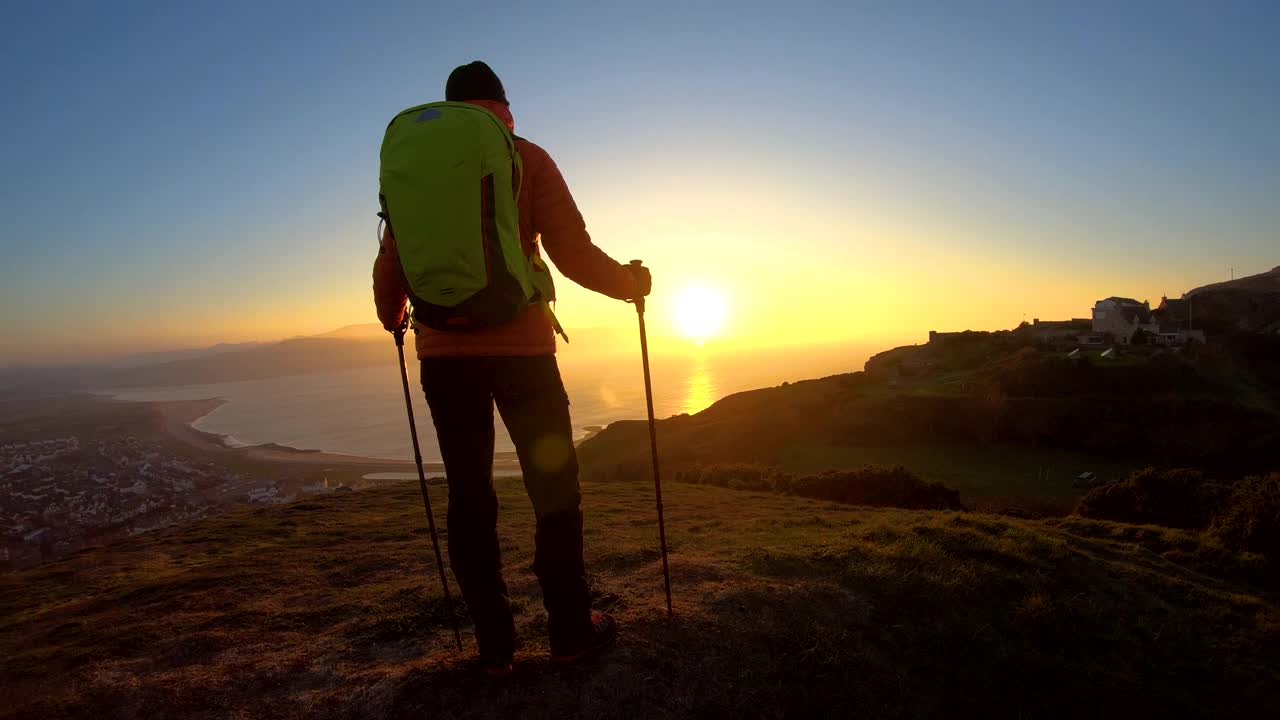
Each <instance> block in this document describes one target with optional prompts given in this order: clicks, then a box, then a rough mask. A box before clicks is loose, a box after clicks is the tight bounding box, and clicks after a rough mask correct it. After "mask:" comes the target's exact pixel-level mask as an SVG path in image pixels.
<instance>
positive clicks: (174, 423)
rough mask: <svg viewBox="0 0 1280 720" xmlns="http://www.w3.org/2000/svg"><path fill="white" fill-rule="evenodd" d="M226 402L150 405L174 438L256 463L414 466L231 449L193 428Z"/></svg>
mask: <svg viewBox="0 0 1280 720" xmlns="http://www.w3.org/2000/svg"><path fill="white" fill-rule="evenodd" d="M226 402H227V401H226V400H223V399H221V398H209V399H206V400H169V401H156V402H149V403H147V404H148V405H150V406H151V407H152V408H153V409H154V410H155V411H156V413H157V415H158V417H159V419H160V426H161V429H162V430H163V431H164V432H165V433H167V434H168V435H170V436H171V437H173V438H175V439H177V440H180V441H182V442H184V443H186V444H188V445H190V446H192V447H195V448H198V449H200V450H202V451H205V452H208V453H211V454H215V455H227V456H232V457H239V458H242V459H246V460H257V461H262V462H271V463H285V464H293V465H298V464H302V465H323V466H326V467H343V468H367V469H369V471H370V472H378V471H383V472H388V471H389V472H396V471H410V470H413V469H414V464H413V463H412V462H409V461H405V460H388V459H385V458H368V457H360V456H358V455H339V454H336V453H326V452H320V451H318V450H299V449H297V448H291V447H285V446H283V445H275V444H266V445H254V446H250V447H228V446H227V445H226V443H225V442H224V437H223V436H222V435H216V434H214V433H207V432H204V431H202V430H197V429H195V428H194V427H192V425H191V424H192V423H194V422H195V421H196V420H199V419H200V418H202V417H204V416H205V415H208V414H209V413H211V412H213V411H214V410H216V409H217V408H218V407H220V406H222V405H224V404H225V403H226ZM423 468H424V469H425V470H426V471H427V472H437V473H438V472H443V471H444V466H443V465H442V464H440V463H424V464H423Z"/></svg>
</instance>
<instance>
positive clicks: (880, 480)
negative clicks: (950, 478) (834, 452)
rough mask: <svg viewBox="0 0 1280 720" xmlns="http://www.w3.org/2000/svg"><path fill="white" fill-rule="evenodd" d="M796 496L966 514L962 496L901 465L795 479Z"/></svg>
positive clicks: (839, 471)
mask: <svg viewBox="0 0 1280 720" xmlns="http://www.w3.org/2000/svg"><path fill="white" fill-rule="evenodd" d="M790 491H791V493H792V494H793V495H799V496H800V497H807V498H814V499H817V500H833V501H835V502H842V503H849V504H851V505H871V506H873V507H896V508H905V509H907V510H963V509H964V505H962V504H961V503H960V492H959V491H957V490H952V489H951V488H949V487H947V486H945V485H943V484H942V483H937V482H925V481H924V480H921V479H920V478H919V477H917V476H916V475H915V474H914V473H912V472H911V471H910V470H907V469H906V468H904V467H902V466H901V465H897V466H894V467H888V466H883V465H868V466H866V467H864V468H859V469H857V470H827V471H825V472H822V473H818V474H817V475H804V476H801V477H797V478H792V480H791V487H790Z"/></svg>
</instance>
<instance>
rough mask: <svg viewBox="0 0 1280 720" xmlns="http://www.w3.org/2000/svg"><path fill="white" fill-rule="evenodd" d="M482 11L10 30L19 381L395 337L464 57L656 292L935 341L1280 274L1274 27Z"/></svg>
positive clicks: (1230, 21)
mask: <svg viewBox="0 0 1280 720" xmlns="http://www.w3.org/2000/svg"><path fill="white" fill-rule="evenodd" d="M467 5H469V6H471V7H464V4H462V3H451V4H448V5H437V4H431V3H422V2H405V3H379V2H368V3H334V4H332V5H330V4H328V3H317V2H308V3H279V2H252V3H250V2H201V3H194V2H173V3H161V2H157V3H132V2H83V3H82V2H75V3H64V2H47V3H23V4H20V5H15V6H13V7H10V8H8V9H7V10H6V13H5V23H4V24H3V26H2V27H0V40H2V42H0V47H2V48H3V49H2V52H3V63H2V64H0V93H2V96H3V98H4V111H3V113H0V238H2V242H3V246H2V248H0V253H2V254H0V260H2V262H0V307H3V316H2V317H0V337H3V338H4V343H3V349H2V350H0V365H3V364H7V363H14V362H34V361H46V360H49V361H60V362H65V361H72V360H76V359H88V358H93V357H98V356H101V355H104V354H110V353H116V352H125V351H129V350H150V349H158V348H164V347H176V346H190V345H199V344H209V343H212V342H216V341H219V340H227V341H235V340H247V339H268V338H271V337H280V336H285V335H291V334H301V333H311V332H320V331H323V330H325V329H328V328H331V327H337V326H339V325H343V324H346V323H350V322H368V321H371V320H372V314H371V309H370V306H369V293H368V283H369V276H368V269H369V264H370V262H371V260H372V257H373V252H374V248H375V245H374V230H373V221H374V217H373V212H374V211H375V210H376V176H377V149H378V144H379V143H380V141H381V135H382V131H383V129H384V128H385V125H386V122H387V120H388V118H389V117H390V116H391V115H392V114H394V113H395V112H396V111H397V110H399V109H401V108H403V107H406V106H409V105H413V104H417V103H420V102H427V101H431V100H435V99H440V98H441V97H442V95H443V84H444V79H445V77H446V76H447V74H448V72H449V70H450V69H451V68H452V67H453V66H455V65H457V64H460V63H462V62H466V61H469V60H472V59H476V58H480V59H484V60H486V61H488V62H489V63H490V64H491V65H492V66H493V67H494V68H495V69H496V70H497V71H498V73H499V74H500V75H501V76H502V78H503V80H504V82H505V84H506V86H507V90H508V95H509V97H510V99H511V101H512V109H513V111H514V112H515V114H516V120H517V131H518V132H520V133H521V134H523V135H526V136H527V137H529V138H531V139H533V140H534V141H536V142H538V143H539V144H541V145H543V146H544V147H546V148H547V149H548V150H549V151H550V152H551V153H552V155H553V156H554V157H555V158H556V159H557V161H558V162H559V164H560V166H561V169H562V170H563V171H564V173H565V175H566V177H567V179H568V180H569V182H570V186H571V187H572V188H573V190H574V193H575V195H576V196H577V198H578V201H579V204H580V206H581V207H582V209H583V211H584V214H585V215H586V217H587V221H588V227H589V228H590V229H592V231H593V234H594V235H595V236H596V238H597V240H598V242H600V244H601V245H602V246H604V247H605V248H606V249H607V250H609V251H610V252H612V253H614V254H615V256H617V257H619V258H620V259H624V260H625V259H627V258H629V257H632V256H644V257H646V258H647V259H649V258H653V259H654V260H651V261H650V264H651V265H655V267H659V268H663V269H665V271H666V274H665V275H664V276H663V277H666V278H677V277H678V278H680V279H681V281H684V280H685V279H690V280H691V281H693V280H697V279H698V276H697V273H696V272H694V271H691V270H690V268H689V267H687V266H686V265H691V264H694V263H696V264H697V265H698V267H700V268H712V269H714V268H717V267H718V268H720V270H721V271H722V275H727V276H728V277H716V278H714V281H715V282H723V283H724V284H727V285H729V286H732V288H733V289H732V290H731V291H730V294H733V295H743V294H750V295H754V294H756V293H754V291H753V290H752V288H753V287H757V286H761V285H768V282H767V281H766V280H765V279H763V278H760V277H755V276H753V275H751V273H753V272H756V271H757V270H759V271H761V272H763V271H765V270H767V269H768V267H770V266H772V267H774V268H776V267H778V266H779V265H780V264H785V262H784V260H780V259H779V258H796V261H795V263H793V264H792V265H788V267H793V269H794V272H795V273H797V274H798V273H802V272H807V271H806V270H804V268H807V267H810V266H813V267H818V268H820V269H819V270H816V271H815V272H823V271H826V270H830V267H831V266H837V267H841V268H847V269H848V272H849V275H848V278H849V284H851V285H856V284H859V282H860V281H859V279H860V278H865V279H866V283H863V284H867V283H870V281H871V278H875V279H876V281H877V282H880V283H882V284H881V285H877V287H880V288H883V287H884V285H883V283H885V282H892V283H893V286H894V287H897V288H899V289H900V290H901V291H902V293H903V294H904V295H909V296H911V297H913V298H915V299H914V300H912V301H911V302H909V303H906V305H909V306H910V307H911V308H914V309H913V310H912V312H914V313H915V314H914V315H910V317H911V318H913V320H911V321H910V322H907V321H906V320H903V321H902V322H904V323H906V324H908V325H910V327H909V328H905V329H908V330H910V331H912V332H915V331H916V330H919V329H922V328H923V327H925V325H924V323H926V322H928V323H932V322H934V321H937V322H938V323H940V324H948V323H949V324H950V325H951V326H956V325H961V324H963V325H967V326H972V327H980V326H983V325H991V324H999V323H1001V322H1004V321H1005V320H1006V319H1007V320H1010V321H1012V322H1016V321H1017V320H1018V319H1019V317H1020V315H1021V314H1022V313H1023V312H1028V311H1029V312H1034V313H1036V314H1039V315H1042V316H1050V315H1055V314H1076V315H1080V314H1083V313H1084V312H1086V311H1087V307H1088V304H1090V303H1091V302H1092V300H1093V299H1095V298H1094V295H1098V296H1099V297H1100V296H1103V295H1105V294H1132V295H1136V296H1143V295H1144V294H1147V295H1154V296H1155V297H1154V298H1153V299H1155V300H1158V296H1159V294H1160V293H1161V292H1167V293H1169V294H1175V293H1180V292H1182V291H1184V290H1186V289H1189V287H1190V286H1192V285H1195V284H1200V283H1203V282H1209V281H1213V280H1219V279H1223V278H1224V277H1225V275H1226V274H1227V272H1228V267H1232V266H1234V267H1235V268H1236V270H1237V274H1240V273H1245V272H1248V273H1252V272H1260V271H1263V270H1266V269H1269V268H1270V267H1272V266H1274V265H1276V264H1280V130H1278V128H1280V42H1277V37H1280V4H1277V3H1267V2H1260V3H1232V2H1222V3H1209V2H1203V3H1190V4H1184V3H1175V2H1155V3H1110V2H1099V3H1088V2H1071V3H1066V2H1064V3H1047V2H1030V3H1028V2H1000V3H986V2H983V3H975V2H932V3H916V2H882V3H881V2H876V3H848V5H851V6H853V7H845V5H846V4H845V3H831V4H821V5H806V4H796V3H768V4H751V3H742V2H735V3H726V4H723V5H721V6H719V7H715V6H713V5H712V4H710V3H691V4H690V5H695V6H696V7H688V8H685V7H681V6H680V5H671V6H665V7H664V6H660V5H655V4H647V3H634V4H628V5H630V7H627V8H621V9H608V8H601V7H594V6H575V5H569V4H559V3H520V4H518V5H514V6H512V7H508V8H499V7H498V5H497V4H496V3H478V4H467ZM1118 5H1123V7H1117V6H1118ZM673 228H679V229H681V230H682V231H683V233H684V234H683V235H682V234H681V233H679V232H674V231H673ZM783 252H785V253H787V255H785V256H784V255H781V254H780V253H783ZM755 253H759V257H761V258H764V259H766V260H767V262H766V261H765V260H762V261H761V262H762V263H763V265H762V266H761V267H756V266H752V265H750V264H749V263H748V264H736V265H735V264H734V262H738V261H725V262H724V263H723V264H721V263H720V261H719V258H725V257H728V256H734V255H743V254H755ZM682 260H687V263H686V265H681V264H680V262H681V261H682ZM657 261H665V265H663V264H661V263H659V262H657ZM741 262H744V263H745V262H747V261H741ZM941 265H946V266H948V267H950V268H954V269H956V273H957V274H958V275H960V276H961V277H959V278H950V279H948V280H946V282H945V283H944V284H945V287H943V288H942V289H939V288H938V285H937V282H935V281H933V280H930V278H932V277H933V276H932V275H930V273H937V272H940V271H939V270H937V268H938V267H939V266H941ZM820 266H821V267H820ZM707 272H712V270H707ZM712 274H714V272H712ZM799 279H800V280H803V278H799ZM886 279H887V280H886ZM793 280H794V278H793ZM926 281H927V284H928V286H929V287H931V288H933V289H934V290H935V292H936V293H937V294H938V296H937V297H936V298H935V299H933V300H930V299H929V294H928V293H927V292H923V291H924V290H927V289H928V288H926V287H918V286H917V285H916V284H917V283H924V282H926ZM788 282H791V280H789V281H788ZM1001 283H1012V284H1009V285H1007V287H1004V289H1003V290H1002V292H1007V293H1009V294H1014V295H1017V296H1018V300H1017V301H1016V302H1012V303H1011V302H1010V301H1009V300H1007V299H1006V300H1005V301H1004V302H1003V307H1004V311H1005V312H1006V313H1007V315H1008V317H1007V318H1006V317H1005V316H1002V315H1000V312H1001V310H1000V308H1001V307H1002V303H1001V301H1000V299H999V297H998V294H993V291H992V288H993V286H994V287H1000V286H1001ZM1108 290H1110V292H1108ZM944 291H945V292H944ZM788 294H789V295H792V296H793V295H794V293H788ZM968 296H973V297H974V298H978V299H975V300H974V301H973V303H974V304H971V305H964V304H963V303H961V304H960V305H957V302H956V298H957V297H968ZM921 298H923V299H921ZM571 301H572V302H571ZM790 301H792V302H796V303H802V302H803V298H802V299H800V300H796V299H794V298H790ZM848 301H849V302H850V303H854V302H855V301H856V302H857V303H858V306H859V307H861V308H865V306H866V305H867V302H866V301H865V299H862V300H859V299H858V298H855V297H854V296H850V297H849V299H848ZM895 302H896V303H897V304H899V305H902V303H901V302H898V301H896V300H895ZM564 303H568V304H570V305H571V310H572V306H573V305H575V304H576V306H577V308H578V313H577V317H576V318H574V319H575V320H577V322H574V321H573V320H571V321H570V323H571V324H578V325H582V324H600V323H601V322H605V321H607V318H608V317H610V316H608V315H607V312H611V310H607V309H604V308H605V306H604V305H601V304H599V301H597V300H595V299H591V298H587V297H586V295H585V294H581V295H579V294H574V293H573V292H572V291H570V292H569V293H568V294H567V295H565V296H564V297H563V298H562V304H564ZM774 305H776V303H774ZM1015 305H1016V307H1014V306H1015ZM864 312H869V311H866V310H864ZM571 317H572V313H571ZM619 317H620V320H627V319H628V317H629V316H626V315H620V316H619ZM761 317H764V316H763V315H761ZM864 320H865V322H864V324H865V327H867V328H880V329H883V328H885V327H888V326H889V323H892V322H894V320H892V319H890V320H888V321H886V320H884V319H883V318H881V319H879V320H875V321H874V322H873V321H872V318H871V317H870V316H866V317H865V318H864ZM762 322H763V320H762ZM779 322H781V321H779ZM917 325H919V326H920V327H916V326H917ZM818 332H819V331H817V330H815V331H814V333H815V334H816V333H818ZM870 332H871V330H867V331H866V332H861V333H860V332H859V331H857V330H856V328H855V329H850V330H848V332H847V333H846V334H851V335H860V336H867V335H868V333H870ZM811 339H821V338H818V337H814V338H811Z"/></svg>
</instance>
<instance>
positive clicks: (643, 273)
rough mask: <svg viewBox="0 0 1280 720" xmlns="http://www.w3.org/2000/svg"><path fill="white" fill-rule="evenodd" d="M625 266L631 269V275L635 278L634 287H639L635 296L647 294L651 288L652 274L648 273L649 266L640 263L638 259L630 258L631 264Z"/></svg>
mask: <svg viewBox="0 0 1280 720" xmlns="http://www.w3.org/2000/svg"><path fill="white" fill-rule="evenodd" d="M626 268H627V269H628V270H630V271H631V276H632V277H634V278H635V279H636V287H637V288H639V294H638V295H636V297H644V296H646V295H648V294H649V292H650V291H651V290H653V276H652V275H651V274H650V273H649V268H647V267H645V266H644V265H641V264H640V261H639V260H632V261H631V264H629V265H627V266H626ZM633 299H634V298H633Z"/></svg>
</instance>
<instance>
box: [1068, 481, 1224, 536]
mask: <svg viewBox="0 0 1280 720" xmlns="http://www.w3.org/2000/svg"><path fill="white" fill-rule="evenodd" d="M1225 494H1226V487H1225V486H1223V485H1222V484H1220V483H1216V482H1213V481H1210V480H1206V479H1205V478H1204V475H1203V474H1202V473H1200V472H1199V471H1198V470H1187V469H1175V470H1157V469H1155V468H1145V469H1143V470H1138V471H1136V472H1133V473H1130V474H1129V476H1128V477H1126V478H1125V479H1124V480H1121V481H1120V482H1116V483H1111V484H1109V485H1101V486H1099V487H1096V488H1094V489H1092V490H1090V491H1089V492H1088V493H1086V494H1085V496H1084V497H1082V498H1081V499H1080V504H1079V505H1077V506H1076V514H1077V515H1081V516H1083V517H1087V518H1094V519H1096V520H1113V521H1115V522H1123V523H1132V524H1136V525H1163V526H1165V527H1173V528H1187V529H1198V528H1203V527H1205V526H1206V525H1208V524H1209V521H1210V520H1211V519H1212V518H1213V513H1214V511H1215V509H1216V508H1217V507H1218V505H1219V504H1220V503H1221V501H1222V498H1223V496H1224V495H1225Z"/></svg>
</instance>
